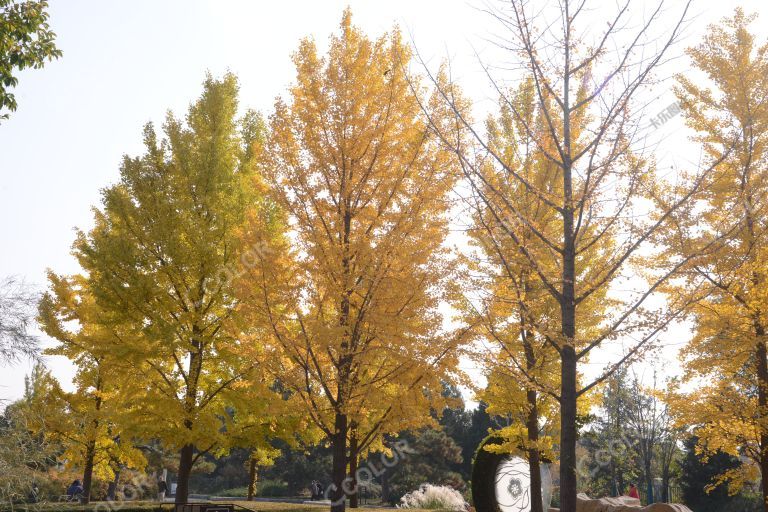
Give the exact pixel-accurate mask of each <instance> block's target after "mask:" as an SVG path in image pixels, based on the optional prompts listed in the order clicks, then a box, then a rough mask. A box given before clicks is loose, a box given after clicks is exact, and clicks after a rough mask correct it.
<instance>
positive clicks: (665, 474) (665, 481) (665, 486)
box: [661, 466, 669, 503]
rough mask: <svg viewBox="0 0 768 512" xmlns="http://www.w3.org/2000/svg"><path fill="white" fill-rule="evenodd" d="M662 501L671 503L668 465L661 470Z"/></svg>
mask: <svg viewBox="0 0 768 512" xmlns="http://www.w3.org/2000/svg"><path fill="white" fill-rule="evenodd" d="M661 501H662V502H663V503H669V468H668V467H666V466H665V467H664V468H662V470H661Z"/></svg>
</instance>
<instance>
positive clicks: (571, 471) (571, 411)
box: [560, 345, 576, 512]
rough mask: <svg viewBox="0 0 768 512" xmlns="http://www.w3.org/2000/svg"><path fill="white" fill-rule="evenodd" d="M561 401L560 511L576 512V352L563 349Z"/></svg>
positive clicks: (566, 348) (572, 348) (567, 347)
mask: <svg viewBox="0 0 768 512" xmlns="http://www.w3.org/2000/svg"><path fill="white" fill-rule="evenodd" d="M561 379H562V385H561V393H562V398H561V402H560V511H561V512H576V351H575V349H574V347H572V346H570V345H567V346H565V347H563V349H562V371H561Z"/></svg>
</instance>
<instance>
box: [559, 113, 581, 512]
mask: <svg viewBox="0 0 768 512" xmlns="http://www.w3.org/2000/svg"><path fill="white" fill-rule="evenodd" d="M566 129H567V125H566ZM567 139H568V135H567V134H566V140H567ZM565 169H566V170H565V172H564V175H565V176H564V178H563V186H564V189H565V205H566V207H565V208H564V212H563V239H564V244H563V247H564V251H563V283H562V297H561V299H560V317H561V322H562V326H561V327H562V334H563V341H562V343H563V346H562V348H561V353H560V359H561V373H560V379H561V381H560V510H561V512H576V436H577V432H576V420H577V418H576V398H577V390H576V385H577V372H576V364H577V356H576V346H575V338H576V290H575V286H574V282H575V279H576V251H575V247H574V240H573V210H572V208H571V175H570V163H569V162H566V166H565Z"/></svg>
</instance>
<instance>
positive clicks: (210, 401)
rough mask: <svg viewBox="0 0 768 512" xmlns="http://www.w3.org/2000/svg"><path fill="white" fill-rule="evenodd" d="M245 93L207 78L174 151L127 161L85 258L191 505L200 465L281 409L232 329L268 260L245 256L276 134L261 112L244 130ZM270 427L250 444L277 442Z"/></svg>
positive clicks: (81, 237)
mask: <svg viewBox="0 0 768 512" xmlns="http://www.w3.org/2000/svg"><path fill="white" fill-rule="evenodd" d="M237 93H238V86H237V80H236V78H235V77H234V76H233V75H231V74H227V75H225V76H224V77H223V78H222V79H220V80H217V79H214V78H213V77H210V76H209V77H208V78H207V79H206V80H205V83H204V90H203V94H202V95H201V96H200V98H199V99H197V100H196V101H195V102H194V103H193V104H192V105H191V106H190V108H189V111H188V113H187V116H186V119H185V120H180V119H178V118H176V117H175V116H173V115H172V114H170V113H169V114H168V116H167V118H166V120H165V123H164V125H163V130H164V132H165V137H164V138H161V137H159V136H158V134H157V133H156V131H155V128H154V127H153V125H152V124H148V125H147V126H146V128H145V129H144V145H145V148H146V149H145V153H144V154H143V155H142V156H139V157H128V156H126V157H125V158H124V159H123V163H122V166H121V168H120V181H119V182H118V183H117V184H116V185H113V186H110V187H107V188H106V189H105V190H104V192H103V200H102V207H101V209H97V210H95V213H94V216H95V226H94V228H93V229H92V230H91V231H90V232H88V233H84V232H79V233H78V236H77V240H76V242H75V244H74V255H75V256H76V257H77V259H78V261H79V262H80V265H81V266H82V269H83V275H84V276H85V277H84V278H83V279H85V280H86V281H87V283H86V284H84V285H83V286H85V287H86V288H87V290H86V291H87V292H88V294H89V295H92V296H93V297H94V299H95V301H96V304H97V306H98V308H99V309H100V310H101V311H103V312H104V314H105V318H106V321H107V322H109V324H111V325H112V326H115V327H118V328H119V331H118V332H120V333H121V339H120V340H119V342H118V343H115V344H114V345H113V346H111V347H110V350H112V351H113V352H114V354H115V355H116V356H118V357H120V358H121V359H122V360H124V361H125V363H126V364H128V365H130V367H131V369H130V372H129V373H128V374H127V375H126V376H125V377H123V383H131V384H135V385H136V390H135V394H134V395H132V398H133V400H135V402H134V403H136V404H137V405H138V404H141V407H136V411H135V412H136V416H135V417H134V420H133V422H132V423H133V424H134V425H136V426H137V428H138V427H141V429H142V431H141V432H137V435H140V436H142V437H144V438H157V439H161V440H162V441H163V442H164V443H165V445H166V446H169V447H173V448H175V449H178V450H179V472H178V487H177V491H176V501H177V502H182V503H183V502H186V501H187V497H188V493H189V488H188V483H189V475H190V471H191V470H192V466H193V465H194V464H195V462H196V461H198V460H199V459H200V457H201V456H202V455H204V454H206V453H212V454H217V453H224V452H226V451H227V449H228V448H229V446H230V441H232V440H233V439H234V436H232V435H231V434H232V432H233V431H235V430H236V429H238V428H245V425H241V424H240V422H239V420H240V419H241V418H242V417H243V416H244V415H243V414H241V413H240V411H242V410H249V411H251V414H250V415H253V411H254V410H257V409H259V408H262V406H266V404H267V403H268V400H267V398H266V397H268V396H271V395H272V393H271V390H270V389H269V385H270V384H271V382H268V381H266V380H265V379H266V376H265V375H264V374H263V373H259V372H256V371H255V370H256V368H257V367H258V365H259V362H260V361H261V360H262V358H263V357H265V356H266V354H265V352H264V350H263V348H264V347H263V346H262V345H261V344H259V343H257V342H256V343H243V341H242V340H241V334H242V332H241V329H242V326H241V325H240V324H238V323H237V322H236V321H234V315H233V313H234V312H235V311H236V305H237V301H236V299H235V298H234V296H233V293H232V283H233V281H234V278H235V276H236V275H237V274H238V273H240V272H241V271H242V268H243V267H244V266H247V265H248V264H249V262H251V261H254V260H255V258H256V257H257V256H256V255H257V253H258V252H259V251H260V250H261V249H260V248H259V247H256V246H251V247H246V246H244V245H243V243H242V242H241V238H240V235H241V233H242V229H243V226H244V222H245V220H246V212H247V211H252V214H253V215H254V216H259V215H260V216H262V217H263V218H265V219H267V218H269V215H270V214H269V211H268V205H266V203H265V202H264V201H263V197H262V186H261V185H260V179H259V175H258V174H257V170H256V162H257V159H258V157H259V154H260V148H261V144H262V142H263V140H264V136H265V135H264V130H265V127H264V124H263V122H262V121H261V119H260V117H259V116H258V115H257V114H255V113H253V112H248V113H246V114H245V115H244V116H243V117H241V118H238V113H237V109H238V101H237ZM265 225H266V224H265ZM263 236H265V237H266V238H267V239H269V236H270V235H269V234H263ZM85 328H88V327H87V326H86V327H85ZM261 410H262V412H264V414H265V415H266V411H264V410H263V408H262V409H261ZM233 411H234V412H233ZM245 416H246V417H248V416H249V415H245ZM265 418H267V417H266V416H265ZM273 420H274V418H273ZM272 423H273V422H272V421H269V420H268V419H267V420H265V419H260V420H259V421H258V423H253V424H250V427H249V428H250V433H251V434H253V435H255V434H256V433H262V434H263V436H267V435H269V432H270V427H271V426H272ZM263 436H262V441H263ZM255 437H258V436H255ZM252 439H254V437H252Z"/></svg>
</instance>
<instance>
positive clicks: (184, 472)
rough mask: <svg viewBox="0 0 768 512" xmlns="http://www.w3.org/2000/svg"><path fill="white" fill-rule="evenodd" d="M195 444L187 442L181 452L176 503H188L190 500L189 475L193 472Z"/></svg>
mask: <svg viewBox="0 0 768 512" xmlns="http://www.w3.org/2000/svg"><path fill="white" fill-rule="evenodd" d="M194 450H195V447H194V445H191V444H186V445H184V446H183V447H182V448H181V452H180V454H179V474H178V480H177V482H176V499H175V502H176V503H187V501H188V500H189V475H191V474H192V456H193V452H194Z"/></svg>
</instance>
